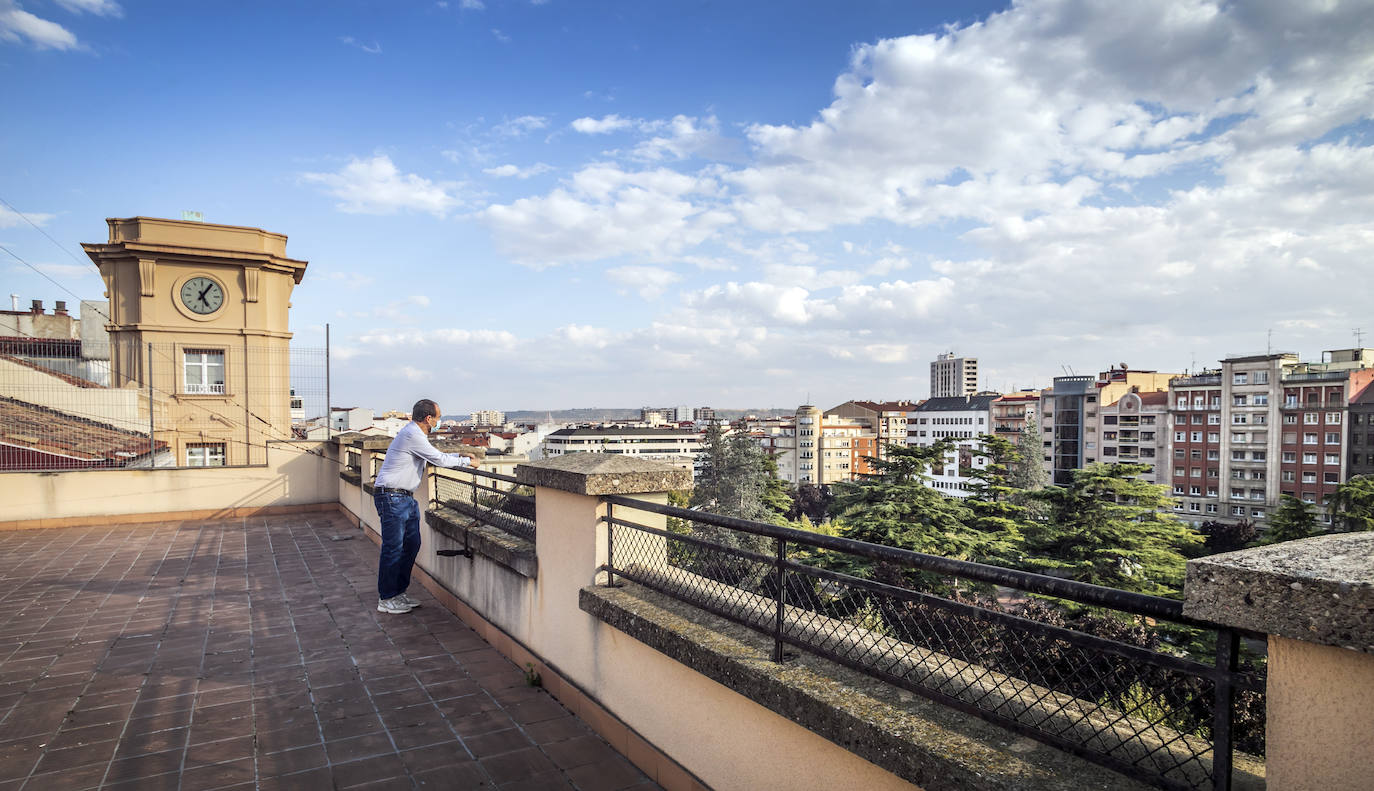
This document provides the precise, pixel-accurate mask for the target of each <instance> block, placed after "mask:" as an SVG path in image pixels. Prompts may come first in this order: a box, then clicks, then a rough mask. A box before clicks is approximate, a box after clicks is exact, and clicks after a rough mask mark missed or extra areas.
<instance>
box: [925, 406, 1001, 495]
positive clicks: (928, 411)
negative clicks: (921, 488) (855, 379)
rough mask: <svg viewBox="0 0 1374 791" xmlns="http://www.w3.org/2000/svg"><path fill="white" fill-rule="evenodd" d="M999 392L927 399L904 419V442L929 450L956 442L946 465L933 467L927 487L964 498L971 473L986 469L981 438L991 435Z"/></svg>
mask: <svg viewBox="0 0 1374 791" xmlns="http://www.w3.org/2000/svg"><path fill="white" fill-rule="evenodd" d="M1000 397H1001V395H1000V394H998V393H984V394H981V395H975V396H959V397H950V398H931V399H927V400H925V401H923V402H921V403H920V404H918V405H917V406H915V407H914V408H913V409H912V411H911V412H910V414H909V416H908V418H907V443H908V444H910V445H917V446H921V447H930V446H931V445H934V444H935V443H936V442H939V441H940V440H942V439H950V440H953V441H954V442H955V448H954V449H953V450H951V451H950V452H949V453H948V454H946V456H945V464H944V465H942V466H939V467H935V468H933V469H932V470H931V471H930V473H931V476H930V485H931V486H932V487H933V488H935V489H939V490H940V491H941V492H942V493H944V494H947V495H949V496H951V497H967V496H968V494H969V491H968V485H969V484H970V483H971V482H972V480H973V479H972V477H971V476H972V473H973V471H974V470H978V469H982V468H984V467H986V466H987V458H986V457H985V456H981V455H979V454H980V453H981V451H982V449H983V442H982V439H981V437H982V436H983V435H985V434H988V433H990V430H991V424H992V404H993V403H994V402H995V401H996V400H997V399H998V398H1000Z"/></svg>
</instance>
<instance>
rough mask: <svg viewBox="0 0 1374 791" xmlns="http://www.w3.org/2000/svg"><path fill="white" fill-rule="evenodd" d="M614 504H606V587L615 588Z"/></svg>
mask: <svg viewBox="0 0 1374 791" xmlns="http://www.w3.org/2000/svg"><path fill="white" fill-rule="evenodd" d="M614 508H615V505H614V504H613V503H606V587H608V588H614V587H615V540H614V537H615V523H614V522H612V521H611V520H612V519H614V518H615V514H614V513H613V511H612V509H614Z"/></svg>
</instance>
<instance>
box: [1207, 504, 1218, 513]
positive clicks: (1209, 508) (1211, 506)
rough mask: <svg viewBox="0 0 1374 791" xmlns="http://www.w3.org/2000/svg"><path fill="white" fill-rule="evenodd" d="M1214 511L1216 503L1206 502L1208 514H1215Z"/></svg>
mask: <svg viewBox="0 0 1374 791" xmlns="http://www.w3.org/2000/svg"><path fill="white" fill-rule="evenodd" d="M1216 512H1217V504H1216V503H1208V504H1207V513H1209V514H1215V513H1216Z"/></svg>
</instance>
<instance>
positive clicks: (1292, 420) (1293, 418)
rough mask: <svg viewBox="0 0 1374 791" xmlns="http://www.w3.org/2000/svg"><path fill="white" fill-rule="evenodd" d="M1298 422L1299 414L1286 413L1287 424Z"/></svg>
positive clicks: (1285, 422)
mask: <svg viewBox="0 0 1374 791" xmlns="http://www.w3.org/2000/svg"><path fill="white" fill-rule="evenodd" d="M1297 422H1298V416H1297V415H1284V416H1283V423H1284V425H1285V426H1291V425H1293V424H1295V423H1297Z"/></svg>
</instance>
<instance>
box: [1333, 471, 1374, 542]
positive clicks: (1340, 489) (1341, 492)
mask: <svg viewBox="0 0 1374 791" xmlns="http://www.w3.org/2000/svg"><path fill="white" fill-rule="evenodd" d="M1327 508H1329V509H1330V512H1331V523H1332V525H1334V526H1335V528H1336V530H1339V531H1341V532H1342V533H1355V532H1362V531H1366V530H1374V475H1357V476H1355V477H1354V478H1351V479H1350V480H1348V481H1346V482H1345V483H1343V484H1341V485H1340V486H1337V487H1336V493H1335V494H1334V495H1332V497H1331V499H1330V501H1328V503H1327Z"/></svg>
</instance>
